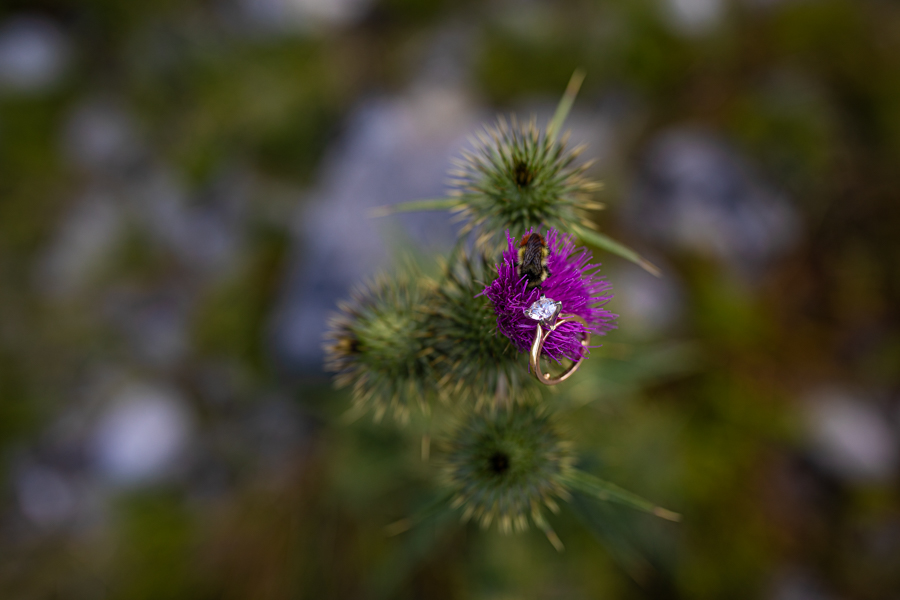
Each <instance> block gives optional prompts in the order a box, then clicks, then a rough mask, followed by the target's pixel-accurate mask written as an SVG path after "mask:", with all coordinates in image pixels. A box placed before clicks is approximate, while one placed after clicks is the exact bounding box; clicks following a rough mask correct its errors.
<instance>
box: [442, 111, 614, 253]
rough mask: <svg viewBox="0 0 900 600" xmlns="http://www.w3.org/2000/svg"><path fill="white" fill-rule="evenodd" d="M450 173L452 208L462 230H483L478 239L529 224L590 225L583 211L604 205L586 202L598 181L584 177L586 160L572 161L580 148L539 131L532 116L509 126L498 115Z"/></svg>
mask: <svg viewBox="0 0 900 600" xmlns="http://www.w3.org/2000/svg"><path fill="white" fill-rule="evenodd" d="M473 144H474V145H475V151H474V152H466V153H464V155H463V160H461V161H457V163H456V167H457V168H456V169H455V170H453V171H451V173H450V174H451V176H452V177H453V178H454V179H452V181H451V183H452V185H453V186H454V188H455V189H454V191H453V192H452V195H453V196H454V197H455V198H456V199H457V200H458V201H457V203H456V206H455V207H454V210H455V211H457V212H459V213H460V215H461V217H462V218H463V219H464V220H465V221H466V222H467V224H466V226H465V227H464V229H463V232H466V231H469V230H470V229H473V228H478V229H479V231H482V232H483V233H482V236H481V238H480V239H481V240H482V241H485V240H488V239H494V240H495V241H496V239H497V238H498V236H500V237H502V235H503V232H505V231H506V230H507V229H508V230H509V231H510V232H512V234H513V235H519V234H520V233H522V232H525V231H528V230H529V229H531V228H535V229H537V228H540V227H549V228H555V229H558V230H560V231H569V230H570V229H571V228H572V225H573V224H580V225H582V226H583V227H586V228H592V227H593V224H592V223H591V222H590V220H589V219H588V218H587V211H589V210H596V209H598V208H602V205H601V204H598V203H596V202H593V201H591V200H590V194H591V193H593V192H595V191H597V190H598V189H600V185H599V184H597V183H595V182H593V181H590V180H589V179H587V178H586V177H585V176H584V172H585V170H586V169H587V168H588V166H589V164H588V163H585V164H581V165H577V166H576V165H574V162H575V159H576V158H577V157H578V155H579V154H580V153H581V151H582V150H583V149H584V147H583V146H578V147H576V148H574V149H568V148H567V136H563V137H562V138H557V137H556V136H555V135H550V134H548V133H547V132H542V131H540V130H538V128H537V126H536V124H535V121H534V119H532V120H531V121H529V122H528V123H527V124H520V123H519V122H518V121H517V120H516V118H515V117H513V118H512V119H511V121H510V123H509V124H507V122H506V120H504V119H502V118H501V119H499V120H498V121H497V124H496V125H495V126H494V127H487V128H485V131H484V132H482V133H480V134H477V135H476V138H475V139H474V140H473Z"/></svg>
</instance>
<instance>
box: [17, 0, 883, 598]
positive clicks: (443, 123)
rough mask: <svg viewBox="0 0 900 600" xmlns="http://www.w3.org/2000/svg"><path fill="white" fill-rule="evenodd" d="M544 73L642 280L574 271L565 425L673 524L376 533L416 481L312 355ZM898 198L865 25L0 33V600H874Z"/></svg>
mask: <svg viewBox="0 0 900 600" xmlns="http://www.w3.org/2000/svg"><path fill="white" fill-rule="evenodd" d="M577 67H583V68H584V69H585V70H586V72H587V79H586V80H585V83H584V86H583V88H582V91H581V94H580V96H579V98H578V100H577V102H576V104H575V108H574V110H573V112H572V113H571V115H570V118H569V121H568V126H569V127H570V128H571V129H572V132H573V133H572V135H573V140H577V141H584V142H587V143H588V144H589V148H588V150H587V151H586V153H585V157H587V158H591V157H594V158H596V159H597V161H596V163H595V165H594V167H593V168H592V175H593V176H594V177H596V178H598V179H601V180H603V181H604V182H605V184H606V187H605V189H604V191H603V192H601V193H600V194H599V196H600V198H599V199H600V200H602V201H603V202H605V203H606V204H607V207H608V210H606V211H604V212H602V213H599V216H598V224H599V226H600V227H601V229H602V230H603V231H606V232H608V233H610V234H611V235H614V236H615V237H617V239H620V240H622V241H624V242H626V243H628V244H629V245H631V246H633V247H635V248H637V249H639V250H640V251H641V252H642V253H644V254H645V255H646V256H647V257H648V258H650V260H652V261H653V262H654V263H655V264H658V265H659V266H660V267H661V268H662V270H663V272H664V274H663V276H662V278H659V279H656V278H654V277H652V276H651V275H649V274H647V273H644V272H643V271H641V270H639V269H638V268H637V267H634V266H633V265H630V264H628V263H626V262H624V261H622V260H621V259H618V258H616V257H612V256H608V255H603V254H600V255H599V259H600V260H601V261H603V262H604V268H605V271H606V274H607V275H608V277H609V279H610V280H611V281H612V283H613V289H614V291H615V292H616V298H615V299H614V301H613V303H612V304H611V307H612V308H613V310H614V311H616V312H618V313H620V314H621V318H620V321H619V329H618V330H617V331H614V332H613V333H612V334H610V335H609V336H608V337H607V338H606V340H604V342H605V344H604V347H603V348H602V349H600V350H598V351H595V352H594V353H593V355H592V358H591V360H590V361H589V362H588V363H587V366H586V367H585V368H584V369H583V372H582V373H579V375H578V377H576V378H573V380H572V383H571V384H567V385H565V386H560V387H561V388H564V389H562V390H561V393H560V395H559V399H560V402H561V403H563V404H564V405H565V406H566V407H567V410H566V411H565V417H564V424H565V426H566V427H567V430H568V431H569V432H570V434H571V435H572V436H573V437H574V438H575V440H576V441H577V442H578V448H579V452H580V454H581V456H582V466H583V468H585V469H587V470H590V471H592V472H594V473H596V474H599V475H601V476H603V477H606V478H608V479H611V480H613V481H616V482H617V483H619V484H621V485H622V486H624V487H627V488H629V489H632V490H634V491H635V492H638V493H640V494H641V495H643V496H645V497H648V498H650V499H652V500H653V501H654V502H658V503H659V504H661V505H663V506H665V507H667V508H670V509H672V510H676V511H678V512H680V513H682V514H683V515H684V520H683V522H682V523H680V524H672V523H665V522H659V521H657V520H654V519H653V517H649V516H646V515H641V514H636V513H631V512H629V511H627V510H619V509H615V508H604V509H602V510H601V512H599V513H598V512H597V511H588V510H581V509H579V507H578V506H572V507H570V508H571V510H564V511H563V512H562V513H561V515H560V516H558V517H553V518H552V523H553V525H554V528H555V529H556V530H557V532H558V533H559V535H560V537H561V538H562V540H563V542H564V543H565V544H566V551H565V552H564V553H562V554H558V553H557V552H556V551H555V550H554V549H553V548H552V546H550V544H549V543H548V542H547V540H546V539H545V538H543V535H542V534H541V533H540V532H534V531H532V532H530V533H528V534H524V535H519V536H503V535H500V534H499V533H497V532H496V531H495V530H489V531H480V530H479V529H478V528H477V527H475V526H471V525H468V526H464V525H456V524H455V522H451V523H450V524H449V525H446V524H445V525H438V524H428V525H423V526H421V527H418V528H414V529H413V530H412V531H410V532H407V533H405V534H402V535H398V536H394V537H388V536H386V535H385V532H384V527H385V525H387V524H389V523H391V522H393V521H396V520H397V519H400V518H403V517H405V516H408V515H409V514H411V513H413V512H414V511H415V510H416V509H417V507H418V506H419V505H420V504H421V503H422V502H423V498H425V496H426V495H427V491H428V489H429V485H430V484H429V481H430V480H431V479H430V477H431V472H432V470H433V469H432V465H430V464H429V463H426V462H423V461H422V460H421V459H420V456H419V437H418V436H419V433H417V430H416V429H415V428H411V429H402V428H399V427H397V426H396V425H395V424H394V423H392V422H389V421H388V422H385V423H382V424H380V425H375V424H373V423H372V422H371V419H369V418H363V419H360V420H358V421H356V422H353V423H347V422H346V420H345V419H342V415H344V413H345V411H346V409H347V408H348V405H349V398H348V395H347V394H346V393H343V392H336V391H334V390H332V388H331V384H330V380H329V377H328V376H327V375H326V374H324V373H323V372H322V367H321V349H320V344H321V334H322V332H323V330H324V325H323V320H324V319H325V318H327V315H328V313H329V312H330V311H331V310H332V309H333V307H334V305H335V303H336V301H337V300H338V299H339V298H342V297H345V296H346V295H347V294H348V293H349V290H350V289H351V288H352V287H353V285H354V284H356V283H358V282H360V281H361V280H362V279H364V278H366V277H367V276H370V275H371V274H372V273H373V272H375V271H377V270H378V269H380V268H386V267H388V266H389V265H390V263H391V261H392V260H393V259H394V258H395V257H397V256H399V255H402V254H403V253H405V252H409V251H410V249H416V251H417V252H420V253H421V255H422V256H428V255H430V254H432V253H436V252H440V251H441V250H442V249H446V248H447V247H448V245H449V243H450V241H451V240H452V238H453V225H452V224H451V223H449V221H448V218H447V217H446V215H438V214H429V215H407V216H404V217H402V218H400V217H395V218H389V219H382V220H372V219H369V218H368V217H367V216H366V213H367V211H368V210H369V209H370V208H372V207H376V206H380V205H384V204H389V203H393V202H400V201H404V200H412V199H415V198H422V197H435V196H439V195H441V194H442V193H443V192H444V190H445V184H444V173H445V172H446V170H447V168H448V167H449V166H450V161H451V159H452V158H453V157H454V156H455V155H457V154H458V150H459V149H460V148H461V147H462V145H463V144H464V143H465V136H466V135H467V134H469V133H471V132H473V131H475V130H476V128H477V126H478V125H479V123H481V122H484V121H487V120H490V119H492V118H493V117H494V115H496V114H497V113H509V112H511V111H515V112H517V113H518V114H520V115H524V116H527V115H529V114H535V115H537V116H538V118H539V119H546V118H547V117H548V116H549V115H550V114H551V112H552V109H553V107H554V105H555V102H556V99H557V98H558V97H559V95H560V94H561V93H562V91H563V89H564V88H565V85H566V82H567V81H568V78H569V76H570V75H571V73H572V72H573V70H574V69H575V68H577ZM898 189H900V5H898V4H897V3H896V2H892V1H888V0H733V1H729V0H595V1H575V0H573V1H568V0H566V1H555V2H539V1H524V0H523V1H513V0H508V1H507V0H488V1H486V2H467V1H466V2H445V1H443V0H430V1H429V0H205V1H202V2H200V1H188V0H163V1H157V2H149V1H144V0H133V1H131V2H115V1H113V0H87V1H81V2H77V1H74V0H28V1H21V0H7V1H6V2H4V3H3V5H2V7H0V457H2V461H0V597H2V598H3V599H15V600H18V599H44V598H47V599H50V598H66V599H68V598H85V599H88V598H90V599H93V598H111V599H112V598H122V599H126V598H127V599H132V598H134V599H142V598H146V599H153V600H163V599H227V598H241V599H243V598H254V599H281V598H314V599H319V598H428V599H440V598H448V599H449V598H476V599H496V600H501V599H503V600H505V599H513V598H542V599H543V598H566V599H573V598H691V599H694V598H728V599H736V598H765V599H773V600H819V599H821V600H832V599H835V600H836V599H876V598H885V599H896V598H900V243H898V235H900V202H898V192H897V190H898ZM423 260H424V261H427V260H428V259H427V258H423Z"/></svg>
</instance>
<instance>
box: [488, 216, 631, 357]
mask: <svg viewBox="0 0 900 600" xmlns="http://www.w3.org/2000/svg"><path fill="white" fill-rule="evenodd" d="M532 231H533V230H529V231H528V233H532ZM546 237H547V247H548V248H549V250H550V256H549V257H548V264H547V267H548V269H549V271H550V276H549V277H547V279H545V280H544V282H543V283H542V284H541V285H540V286H538V287H535V288H533V289H530V290H529V289H528V280H527V278H526V277H519V275H518V273H517V272H516V261H517V260H518V251H517V248H516V239H515V238H513V237H510V235H509V231H507V232H506V241H507V244H508V247H507V249H506V251H505V252H504V253H503V262H501V263H500V264H499V265H497V278H496V279H495V280H494V281H493V282H492V283H491V284H490V285H488V286H487V287H485V288H484V291H483V292H482V294H484V295H485V296H487V297H488V298H490V300H491V302H493V303H494V312H495V313H496V315H497V329H499V330H500V332H501V333H502V334H503V335H505V336H506V337H508V338H509V339H510V340H511V341H512V343H513V344H514V345H515V346H516V348H518V349H519V350H520V351H521V352H527V351H528V350H529V349H530V348H531V343H532V342H533V341H534V331H535V327H539V326H540V325H539V323H538V322H537V321H535V320H534V319H532V318H530V317H528V316H526V315H525V310H526V309H528V308H529V307H530V306H531V305H532V303H533V302H534V301H535V300H537V299H538V298H540V297H541V296H542V295H544V296H546V297H547V298H550V299H551V300H555V301H557V302H561V303H562V310H561V312H560V314H574V315H578V316H579V317H581V318H583V319H584V320H585V321H586V322H587V323H588V325H589V327H588V329H589V330H590V332H591V333H592V334H594V335H605V334H606V332H607V331H610V330H611V329H615V328H616V325H615V324H614V323H613V320H615V319H616V318H617V317H618V315H614V314H612V313H611V312H609V311H608V310H606V309H605V308H603V305H604V304H605V303H606V302H607V301H608V300H609V299H610V298H612V293H610V290H611V288H612V285H610V283H609V282H608V281H606V280H605V279H603V278H601V277H600V276H599V275H598V274H597V273H598V271H599V269H600V265H599V264H590V260H591V258H592V256H591V253H590V251H589V250H588V249H587V248H577V249H576V248H575V240H574V238H573V237H572V236H571V235H562V236H561V235H559V234H558V233H557V232H556V230H554V229H550V230H549V231H547V236H546ZM583 332H584V326H583V325H582V324H581V323H578V322H568V323H563V324H562V325H560V326H559V327H557V328H556V329H554V330H553V331H552V332H551V333H550V335H549V336H548V337H547V340H546V341H545V342H544V348H543V351H544V355H545V356H546V357H547V358H550V359H552V360H555V361H557V362H559V361H560V360H561V359H562V358H568V359H569V360H578V359H579V358H581V356H582V354H583V353H584V352H585V350H584V347H583V346H582V345H581V339H582V334H583Z"/></svg>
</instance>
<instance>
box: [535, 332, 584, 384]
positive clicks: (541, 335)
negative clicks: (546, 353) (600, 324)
mask: <svg viewBox="0 0 900 600" xmlns="http://www.w3.org/2000/svg"><path fill="white" fill-rule="evenodd" d="M571 321H576V322H578V323H581V324H582V325H584V336H583V337H582V338H581V345H582V347H584V348H585V354H582V355H581V358H579V359H578V360H576V361H575V362H574V363H572V365H571V366H569V368H568V369H566V370H565V371H563V373H562V374H561V375H558V376H556V377H550V375H547V374H545V373H543V372H542V371H541V349H542V348H543V347H544V342H545V341H546V340H547V336H549V335H550V333H551V332H552V331H553V330H554V329H556V328H557V327H559V326H560V325H562V324H563V323H569V322H571ZM590 342H591V332H590V331H589V330H588V324H587V321H585V320H584V319H582V318H581V317H579V316H577V315H560V316H559V318H558V319H557V320H556V322H555V323H554V324H553V325H552V326H550V327H549V328H548V329H547V330H546V331H544V328H543V326H542V325H541V324H540V323H538V326H537V327H536V328H535V330H534V343H532V344H531V352H530V353H529V354H528V362H529V364H530V365H531V372H532V373H534V376H535V377H537V380H538V381H540V382H541V383H543V384H544V385H556V384H557V383H560V382H561V381H565V380H566V379H568V378H569V376H570V375H572V373H574V372H575V371H577V370H578V367H580V366H581V363H582V362H584V359H585V357H586V356H587V352H586V351H587V347H588V344H589V343H590Z"/></svg>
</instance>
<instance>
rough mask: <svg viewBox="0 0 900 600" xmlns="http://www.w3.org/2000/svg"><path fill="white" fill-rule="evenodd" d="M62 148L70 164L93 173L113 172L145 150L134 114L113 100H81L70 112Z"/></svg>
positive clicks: (65, 126)
mask: <svg viewBox="0 0 900 600" xmlns="http://www.w3.org/2000/svg"><path fill="white" fill-rule="evenodd" d="M61 149H62V154H63V157H64V158H65V159H66V161H67V162H68V163H69V164H72V165H74V166H76V167H79V168H81V169H84V170H87V171H89V172H95V173H115V172H118V171H121V170H123V169H126V168H128V167H130V166H132V165H133V164H134V163H135V162H136V161H137V160H138V159H139V158H140V157H141V156H142V155H143V154H144V153H145V149H144V146H143V142H142V140H141V138H140V135H139V133H138V128H137V124H136V123H135V120H134V117H133V116H132V115H131V114H130V113H129V112H128V110H126V109H125V107H124V106H123V105H122V104H121V103H120V102H118V101H117V100H115V99H112V98H106V97H95V98H89V99H86V100H83V101H82V102H80V103H78V104H76V105H75V107H74V108H73V109H72V110H71V112H70V113H69V115H68V117H67V119H66V122H65V125H64V127H63V129H62V140H61Z"/></svg>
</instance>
